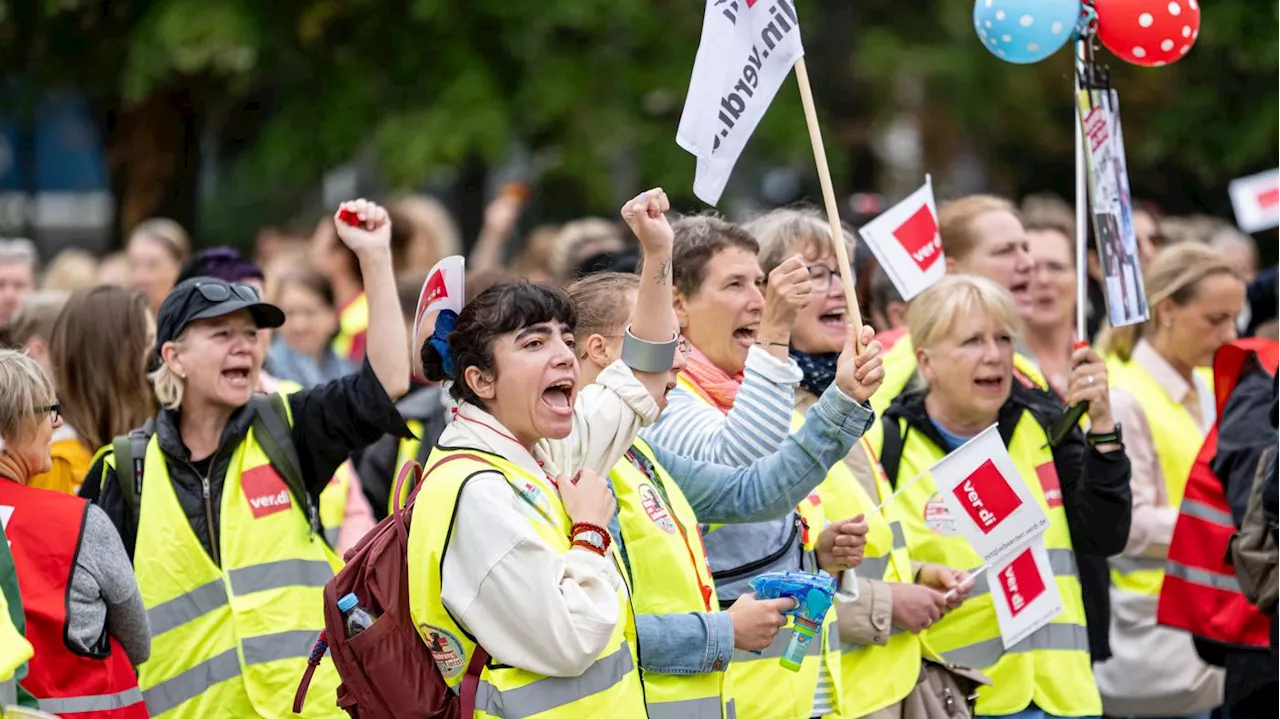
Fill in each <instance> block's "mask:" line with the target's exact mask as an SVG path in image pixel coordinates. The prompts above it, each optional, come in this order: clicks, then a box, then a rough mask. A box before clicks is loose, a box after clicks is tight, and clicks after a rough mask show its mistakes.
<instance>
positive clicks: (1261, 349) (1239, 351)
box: [1156, 339, 1280, 648]
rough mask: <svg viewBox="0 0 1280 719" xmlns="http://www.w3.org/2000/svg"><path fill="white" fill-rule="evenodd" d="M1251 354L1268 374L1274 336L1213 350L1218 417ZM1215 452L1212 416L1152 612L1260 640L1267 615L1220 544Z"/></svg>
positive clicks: (1256, 643) (1267, 634) (1165, 620)
mask: <svg viewBox="0 0 1280 719" xmlns="http://www.w3.org/2000/svg"><path fill="white" fill-rule="evenodd" d="M1255 353H1256V354H1257V356H1258V359H1259V361H1260V362H1261V363H1262V366H1263V367H1265V368H1266V369H1267V371H1268V372H1270V373H1271V374H1273V375H1274V374H1275V372H1276V364H1277V359H1280V357H1278V355H1280V344H1278V343H1276V342H1275V341H1272V340H1259V339H1246V340H1239V341H1236V342H1232V343H1231V344H1227V345H1223V347H1222V348H1221V349H1219V350H1218V353H1217V355H1215V356H1214V361H1213V387H1214V394H1215V395H1216V398H1217V405H1218V419H1219V421H1221V419H1222V410H1223V407H1224V406H1225V405H1226V403H1227V398H1228V397H1230V396H1231V391H1232V390H1233V389H1235V386H1236V384H1237V383H1238V382H1239V381H1240V373H1241V371H1242V370H1243V369H1244V366H1245V364H1246V363H1247V362H1248V359H1249V356H1250V355H1253V354H1255ZM1217 453H1218V423H1217V422H1215V423H1214V425H1213V428H1212V429H1211V430H1210V431H1209V434H1208V436H1206V437H1205V440H1204V445H1203V446H1201V448H1200V454H1199V455H1197V456H1196V461H1195V464H1194V465H1192V467H1191V473H1190V475H1189V476H1188V479H1187V489H1186V494H1185V495H1184V496H1183V498H1182V506H1181V507H1180V508H1179V511H1178V523H1177V524H1176V525H1175V526H1174V529H1173V539H1172V541H1170V543H1169V554H1168V559H1167V561H1166V563H1165V570H1164V571H1165V574H1164V584H1163V585H1161V588H1160V604H1159V608H1158V609H1157V612H1156V620H1157V621H1158V622H1159V623H1160V624H1163V625H1165V626H1168V627H1174V628H1176V629H1183V630H1186V631H1188V632H1190V633H1191V634H1194V635H1195V636H1198V637H1202V638H1204V639H1208V640H1211V641H1214V642H1217V643H1219V644H1226V645H1232V646H1241V647H1257V648H1266V647H1269V646H1270V641H1271V618H1270V617H1268V616H1267V615H1266V614H1263V613H1262V612H1261V611H1259V610H1258V608H1257V607H1256V606H1254V605H1253V604H1250V603H1249V600H1248V599H1246V598H1245V596H1244V594H1243V593H1242V592H1241V591H1240V584H1239V583H1238V582H1237V581H1236V572H1235V568H1234V567H1233V566H1232V565H1231V564H1230V563H1228V562H1227V545H1228V543H1229V542H1230V540H1231V535H1233V534H1235V531H1236V528H1235V523H1234V522H1233V521H1232V519H1231V506H1230V505H1229V504H1227V495H1226V490H1225V489H1224V488H1223V486H1222V482H1221V481H1220V480H1219V479H1218V477H1217V476H1215V475H1214V473H1213V470H1211V469H1210V468H1209V463H1210V462H1211V461H1212V460H1213V458H1214V457H1215V456H1216V455H1217Z"/></svg>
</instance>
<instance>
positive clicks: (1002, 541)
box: [930, 425, 1049, 565]
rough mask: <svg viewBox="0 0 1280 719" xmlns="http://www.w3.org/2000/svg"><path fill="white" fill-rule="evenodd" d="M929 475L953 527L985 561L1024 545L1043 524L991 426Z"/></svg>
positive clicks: (996, 559) (1039, 510) (1041, 512)
mask: <svg viewBox="0 0 1280 719" xmlns="http://www.w3.org/2000/svg"><path fill="white" fill-rule="evenodd" d="M930 473H931V474H932V475H933V481H934V483H935V484H936V486H937V488H938V493H939V495H941V499H942V503H943V505H945V507H946V509H947V512H948V513H949V514H950V515H951V518H952V522H953V523H954V524H953V526H954V528H955V530H956V531H958V532H959V533H960V534H961V535H963V536H964V537H965V539H967V540H969V544H970V545H971V546H972V547H973V550H974V551H975V552H977V553H978V556H980V557H982V561H983V562H985V563H987V564H992V565H994V564H995V563H996V562H999V561H1000V560H1002V559H1004V558H1006V557H1008V556H1009V554H1010V553H1012V552H1015V551H1017V550H1019V549H1020V548H1022V547H1025V546H1026V545H1027V543H1028V542H1029V541H1031V540H1032V539H1033V538H1035V537H1037V536H1039V535H1040V534H1041V533H1043V532H1044V530H1045V528H1047V527H1048V526H1049V518H1048V516H1046V515H1045V512H1044V509H1043V508H1042V507H1041V506H1040V503H1039V502H1037V501H1036V498H1035V496H1034V495H1033V494H1032V493H1031V488H1030V487H1028V486H1027V483H1026V482H1025V481H1023V479H1022V477H1021V476H1020V475H1019V474H1018V468H1017V466H1016V465H1014V463H1013V459H1012V458H1011V457H1009V450H1007V449H1005V446H1004V441H1003V440H1001V439H1000V432H999V429H998V427H997V425H992V426H990V427H988V428H987V429H985V430H983V431H982V432H981V433H979V434H978V436H976V437H974V438H973V439H971V440H969V441H968V442H965V443H964V445H962V446H961V447H960V448H959V449H957V450H955V451H953V452H952V453H951V454H949V455H947V456H946V457H945V458H944V459H943V460H942V461H940V462H938V463H937V464H936V465H934V466H933V469H932V470H931V472H930Z"/></svg>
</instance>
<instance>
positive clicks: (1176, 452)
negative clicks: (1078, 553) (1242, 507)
mask: <svg viewBox="0 0 1280 719" xmlns="http://www.w3.org/2000/svg"><path fill="white" fill-rule="evenodd" d="M1107 372H1108V382H1109V383H1110V384H1111V386H1112V387H1119V388H1122V389H1124V390H1125V391H1127V392H1128V393H1129V394H1131V395H1132V396H1133V398H1134V399H1135V400H1137V402H1138V406H1139V407H1140V408H1141V409H1142V413H1143V414H1144V415H1146V418H1147V425H1148V427H1150V431H1151V441H1152V445H1153V446H1152V448H1151V449H1152V452H1153V453H1154V455H1155V457H1156V460H1157V461H1158V463H1159V465H1160V473H1161V474H1162V475H1163V476H1164V486H1165V495H1166V497H1167V499H1168V506H1169V507H1172V508H1174V509H1177V508H1178V507H1179V505H1180V504H1181V503H1182V496H1183V494H1184V492H1185V490H1186V486H1187V478H1188V476H1189V475H1190V474H1191V466H1192V464H1193V463H1194V462H1195V458H1196V454H1197V453H1198V452H1199V451H1200V446H1201V444H1203V443H1204V438H1205V437H1204V433H1203V432H1201V431H1200V428H1199V425H1197V424H1196V420H1195V419H1194V418H1192V416H1191V414H1190V413H1189V412H1188V411H1187V409H1186V407H1185V406H1183V405H1182V403H1181V402H1178V401H1175V400H1174V399H1173V398H1172V397H1170V396H1169V395H1168V394H1167V393H1166V392H1165V391H1164V389H1163V388H1162V387H1161V386H1160V384H1159V383H1158V382H1156V380H1155V378H1154V377H1152V376H1151V373H1149V372H1147V370H1145V369H1143V368H1142V367H1141V366H1139V365H1138V364H1136V363H1134V362H1132V361H1130V362H1125V361H1122V360H1120V359H1119V358H1118V357H1112V358H1110V359H1109V360H1108V362H1107ZM1196 376H1197V377H1201V379H1203V377H1202V376H1201V375H1199V374H1197V375H1196ZM1196 387H1197V385H1195V384H1193V385H1192V389H1191V391H1192V392H1195V391H1197V390H1196ZM1228 521H1230V518H1228ZM1109 563H1110V565H1111V582H1112V584H1113V585H1114V586H1115V587H1116V589H1119V590H1121V591H1125V592H1131V593H1135V594H1142V595H1146V596H1150V597H1157V596H1159V595H1160V585H1161V583H1162V582H1163V581H1164V560H1163V559H1159V560H1151V559H1148V558H1146V557H1129V556H1123V555H1122V556H1119V557H1112V558H1111V559H1110V560H1109Z"/></svg>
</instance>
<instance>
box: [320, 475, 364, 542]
mask: <svg viewBox="0 0 1280 719" xmlns="http://www.w3.org/2000/svg"><path fill="white" fill-rule="evenodd" d="M355 477H356V469H355V467H354V466H353V465H352V464H351V460H350V459H348V460H347V461H345V462H343V463H342V464H340V465H338V470H337V471H336V472H334V473H333V477H331V478H330V479H329V483H328V484H326V485H325V487H324V491H322V492H320V526H321V527H322V528H323V529H324V540H325V541H326V542H328V543H329V547H330V548H331V549H333V551H334V552H337V551H338V535H339V534H340V533H341V532H342V520H343V519H344V518H346V516H347V497H348V496H350V495H349V492H350V491H351V483H352V482H353V481H354V480H355Z"/></svg>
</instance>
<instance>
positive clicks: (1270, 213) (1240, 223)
mask: <svg viewBox="0 0 1280 719" xmlns="http://www.w3.org/2000/svg"><path fill="white" fill-rule="evenodd" d="M1227 192H1228V193H1229V194H1230V195H1231V207H1232V208H1233V209H1234V210H1235V212H1236V226H1237V227H1239V228H1240V231H1241V232H1261V231H1263V230H1269V229H1271V228H1272V227H1276V226H1280V170H1268V171H1266V172H1259V173H1258V174H1256V175H1249V176H1248V177H1239V178H1236V179H1234V180H1232V181H1231V184H1230V185H1228V186H1227Z"/></svg>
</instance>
